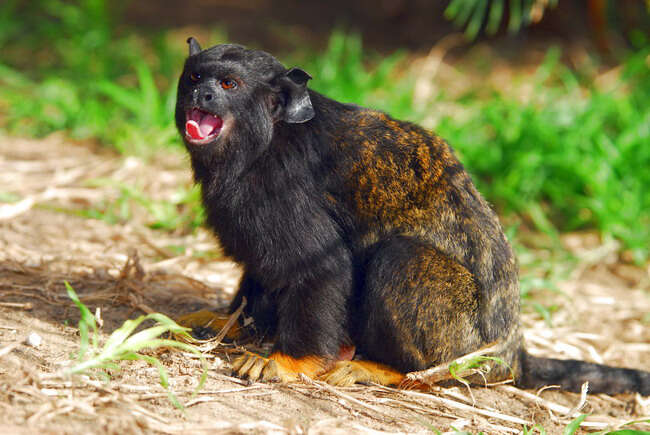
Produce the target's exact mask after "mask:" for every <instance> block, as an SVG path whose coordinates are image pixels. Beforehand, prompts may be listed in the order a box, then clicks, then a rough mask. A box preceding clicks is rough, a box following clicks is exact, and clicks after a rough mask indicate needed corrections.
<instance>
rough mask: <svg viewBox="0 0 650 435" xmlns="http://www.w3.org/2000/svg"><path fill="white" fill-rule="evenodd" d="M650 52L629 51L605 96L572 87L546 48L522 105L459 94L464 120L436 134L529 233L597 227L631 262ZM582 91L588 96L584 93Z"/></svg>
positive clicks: (637, 232) (637, 230)
mask: <svg viewBox="0 0 650 435" xmlns="http://www.w3.org/2000/svg"><path fill="white" fill-rule="evenodd" d="M649 56H650V48H644V49H642V50H639V51H638V52H637V53H635V54H633V55H632V56H631V57H630V58H629V59H628V60H627V61H626V63H625V64H624V65H623V72H622V74H621V76H620V79H619V80H618V82H617V83H616V87H615V89H613V90H611V89H610V90H607V91H601V90H599V89H598V88H597V87H596V86H595V85H593V84H590V85H588V86H586V87H585V86H584V85H580V84H579V79H578V77H577V75H576V74H575V73H574V72H572V71H570V70H569V69H567V68H565V67H563V66H562V65H561V64H559V62H558V59H559V52H558V51H555V50H551V51H550V52H549V53H548V55H547V57H546V61H545V62H544V63H543V64H542V66H541V67H540V68H539V69H538V72H537V75H536V78H535V90H534V92H533V93H532V96H531V98H530V99H529V101H525V102H522V101H520V100H517V99H516V98H514V97H509V96H507V95H505V94H504V93H502V92H499V91H494V92H493V93H492V94H491V95H490V96H489V97H487V98H473V97H466V98H465V99H463V98H461V99H460V100H459V101H458V103H459V104H460V105H462V107H463V108H464V109H465V110H466V111H467V116H465V117H463V118H461V119H459V118H458V117H451V116H448V117H446V118H444V119H443V120H442V121H441V123H440V124H439V125H438V127H437V131H438V132H439V133H440V134H441V135H442V136H443V137H445V138H447V139H448V140H449V142H450V143H451V144H452V145H453V146H454V147H455V148H456V149H457V150H458V152H459V154H460V155H461V159H462V160H463V162H464V163H465V165H466V166H467V167H468V169H469V170H470V172H471V173H472V174H473V175H474V176H475V179H476V180H477V182H478V184H479V187H480V190H481V191H482V192H483V193H484V194H485V195H486V196H487V197H488V199H489V200H490V201H492V202H493V203H495V204H496V205H497V207H498V208H499V209H501V210H503V211H505V212H515V213H518V214H521V215H524V216H526V217H527V218H528V219H529V220H530V221H532V222H533V223H534V224H535V226H537V228H539V229H541V230H543V231H545V232H547V233H549V234H552V233H554V232H556V231H558V230H559V231H572V230H577V229H588V228H597V229H598V230H600V231H601V233H602V234H603V235H604V236H605V237H614V238H616V239H618V240H620V241H622V242H623V244H624V245H625V246H626V247H627V248H628V249H630V250H631V252H632V253H633V255H634V258H635V260H636V261H638V262H642V261H645V260H646V259H647V258H648V246H650V173H649V172H648V171H647V168H648V167H650V147H648V146H647V145H648V143H649V141H650V67H649V66H648V58H649ZM585 91H586V95H583V93H584V92H585Z"/></svg>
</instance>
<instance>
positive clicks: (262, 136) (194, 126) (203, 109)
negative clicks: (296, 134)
mask: <svg viewBox="0 0 650 435" xmlns="http://www.w3.org/2000/svg"><path fill="white" fill-rule="evenodd" d="M188 43H189V44H190V56H189V57H188V59H187V61H186V62H185V68H184V71H183V73H182V75H181V77H180V80H179V84H178V96H177V102H176V125H177V128H178V130H179V132H180V133H181V136H183V138H184V140H185V143H186V145H187V148H188V150H189V151H190V153H193V154H195V153H206V152H207V153H210V154H215V153H217V154H221V153H223V152H224V151H225V150H226V149H228V148H229V147H231V146H235V147H237V149H241V148H242V147H244V148H255V149H257V150H258V151H259V150H262V149H264V148H265V147H266V146H267V145H268V144H269V143H270V142H271V139H272V137H273V131H274V127H275V125H276V124H277V123H278V122H288V123H298V122H306V121H309V120H310V119H311V118H312V117H313V116H314V110H313V108H312V105H311V100H310V98H309V93H308V91H307V81H308V80H309V79H310V78H311V77H310V76H309V75H308V74H307V73H306V72H304V71H302V70H300V69H298V68H293V69H290V70H287V69H286V68H285V67H284V66H283V65H282V64H281V63H280V62H278V60H277V59H275V58H274V57H273V56H271V55H270V54H268V53H265V52H263V51H259V50H248V49H245V48H244V47H241V46H239V45H233V44H224V45H217V46H214V47H212V48H209V49H207V50H201V48H200V46H199V44H198V43H197V42H196V40H195V39H194V38H190V39H189V40H188Z"/></svg>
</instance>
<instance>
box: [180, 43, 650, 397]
mask: <svg viewBox="0 0 650 435" xmlns="http://www.w3.org/2000/svg"><path fill="white" fill-rule="evenodd" d="M188 43H189V57H188V59H187V61H186V62H185V68H184V70H183V73H182V75H181V77H180V81H179V84H178V99H177V103H176V114H175V117H176V125H177V127H178V130H179V132H180V135H181V136H182V137H183V140H184V143H185V146H186V148H187V151H188V152H189V155H190V159H191V163H192V168H193V171H194V178H195V180H196V182H197V183H199V184H200V185H201V188H202V200H203V205H204V206H205V209H206V212H207V223H208V225H209V226H210V227H211V228H212V229H213V230H214V232H215V233H216V235H217V237H218V239H219V240H220V242H221V244H222V245H223V249H224V251H225V253H226V254H227V255H229V256H231V257H232V258H233V259H234V260H235V261H236V262H238V263H239V264H240V265H241V266H242V268H243V277H242V280H241V283H240V286H239V290H238V292H237V294H236V296H235V297H234V300H233V302H232V305H231V307H230V310H231V312H232V311H234V310H235V309H237V307H238V306H239V305H240V303H241V302H242V300H243V298H246V301H247V304H246V305H245V309H244V312H245V314H246V316H248V317H252V318H253V319H254V325H255V328H256V330H257V331H263V332H264V333H266V334H269V335H271V336H272V337H273V338H274V346H273V349H272V352H271V354H270V355H269V356H268V358H266V357H263V356H260V355H256V354H253V353H250V352H249V353H245V354H244V355H242V356H241V357H239V358H238V359H236V360H235V361H234V363H233V370H234V372H235V373H236V374H237V375H238V376H240V377H242V378H246V379H250V380H252V381H256V380H261V381H280V382H292V381H295V380H298V374H299V373H304V374H306V375H307V376H310V377H318V378H320V379H323V380H325V381H327V382H329V383H331V384H334V385H350V384H352V383H355V382H362V383H363V382H376V383H380V384H384V385H400V384H401V383H402V382H403V381H404V380H405V373H407V372H411V371H415V370H423V369H426V368H428V367H431V366H435V365H437V364H440V363H444V362H448V361H452V360H454V359H455V358H457V357H459V356H462V355H465V354H467V353H470V352H472V351H476V350H477V349H480V348H482V347H485V346H487V345H490V344H493V343H498V348H499V351H498V352H497V353H496V355H495V356H497V357H499V358H501V359H502V360H503V361H505V362H506V363H507V364H508V365H509V367H510V368H508V367H506V366H504V365H502V364H494V367H492V369H491V370H490V371H489V373H488V375H487V380H488V381H498V380H503V379H506V378H508V377H510V376H511V373H512V374H514V382H515V385H518V386H519V387H522V388H537V387H541V386H544V385H549V384H556V385H560V386H561V387H562V388H564V389H566V390H570V391H579V390H580V387H581V385H582V384H583V383H584V382H585V381H589V385H590V392H592V393H609V394H616V393H622V392H626V391H635V392H640V393H641V394H643V395H649V394H650V373H649V372H643V371H640V370H631V369H623V368H613V367H608V366H605V365H599V364H591V363H587V362H583V361H575V360H566V361H565V360H557V359H549V358H537V357H533V356H531V355H529V354H528V353H527V352H526V350H525V349H524V347H523V344H522V335H521V330H520V325H519V324H520V320H519V305H520V302H519V297H520V296H519V283H518V277H517V265H516V262H515V258H514V255H513V252H512V249H511V247H510V245H509V244H508V241H507V240H506V237H505V235H504V233H503V231H502V229H501V226H500V225H499V221H498V219H497V216H496V215H495V213H494V212H493V211H492V210H491V208H490V206H489V205H488V204H487V202H486V201H485V200H484V199H483V198H482V197H481V195H480V194H479V193H478V192H477V190H476V188H475V187H474V184H473V183H472V180H471V179H470V176H469V175H468V174H467V172H466V171H465V169H464V168H463V165H462V164H461V163H460V162H459V161H458V159H457V158H456V157H455V156H454V153H453V151H452V149H451V148H450V146H449V145H448V144H447V143H446V142H445V141H444V140H443V139H441V138H440V137H438V136H436V135H435V134H433V133H431V132H429V131H427V130H425V129H424V128H422V127H419V126H417V125H415V124H412V123H409V122H404V121H399V120H395V119H393V118H391V117H390V116H388V115H386V114H385V113H382V112H379V111H375V110H371V109H367V108H363V107H359V106H356V105H354V104H343V103H340V102H338V101H334V100H332V99H329V98H327V97H325V96H324V95H321V94H319V93H318V92H315V91H313V90H311V89H309V88H308V86H307V82H308V80H309V79H310V78H311V77H310V75H309V74H307V73H306V72H305V71H303V70H302V69H299V68H290V69H287V68H285V67H284V66H283V65H282V64H281V63H280V62H279V61H278V60H277V59H276V58H274V57H273V56H271V55H270V54H268V53H265V52H263V51H259V50H252V49H246V48H244V47H242V46H239V45H232V44H224V45H217V46H214V47H212V48H209V49H206V50H202V49H201V47H200V46H199V43H198V42H197V41H196V40H195V39H194V38H189V39H188ZM179 321H180V322H181V323H183V324H185V325H188V326H191V327H195V328H199V329H200V328H202V327H205V326H206V325H208V324H209V325H210V327H211V328H215V329H217V330H218V329H219V327H221V326H222V325H223V324H224V322H225V321H224V318H223V316H219V315H218V314H215V313H210V312H207V311H201V312H198V313H194V314H190V315H186V316H184V317H182V318H180V319H179ZM243 331H245V327H244V326H243V325H240V326H239V327H237V328H235V330H234V331H233V332H231V334H230V337H231V338H236V337H237V336H238V335H239V334H241V333H242V332H243ZM355 352H356V353H358V354H359V355H361V356H362V358H361V359H359V357H357V358H356V359H353V358H354V355H355ZM510 369H512V372H511V370H510Z"/></svg>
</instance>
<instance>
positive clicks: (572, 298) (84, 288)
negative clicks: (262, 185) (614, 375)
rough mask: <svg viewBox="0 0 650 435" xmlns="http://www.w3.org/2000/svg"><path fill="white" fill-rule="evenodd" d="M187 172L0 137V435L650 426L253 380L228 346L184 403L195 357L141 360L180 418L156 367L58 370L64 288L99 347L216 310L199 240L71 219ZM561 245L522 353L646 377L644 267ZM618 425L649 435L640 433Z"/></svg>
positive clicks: (575, 400)
mask: <svg viewBox="0 0 650 435" xmlns="http://www.w3.org/2000/svg"><path fill="white" fill-rule="evenodd" d="M188 166H189V165H188V162H187V159H186V158H185V157H184V156H183V154H182V153H181V152H180V151H169V152H160V155H158V156H154V157H152V159H151V161H148V162H146V163H145V162H143V161H142V160H140V159H137V158H133V157H129V158H124V157H121V156H116V155H113V154H111V153H110V152H107V151H106V150H101V149H94V147H92V146H90V145H88V144H75V143H71V142H68V141H65V140H64V139H62V138H61V137H59V136H51V137H49V138H47V139H44V140H40V141H35V140H26V139H17V138H10V137H2V136H0V194H1V195H0V201H3V200H5V199H8V198H11V201H9V202H0V432H1V433H36V432H41V433H120V434H128V433H207V432H215V431H217V432H219V433H296V434H299V433H310V434H317V433H327V434H331V433H417V432H429V431H435V430H440V431H442V432H445V431H450V432H452V433H453V432H455V431H456V430H461V431H469V432H471V433H478V432H479V431H484V432H485V433H490V434H495V433H521V432H522V431H523V430H524V426H527V427H528V428H530V427H532V426H534V425H539V427H543V428H544V429H545V430H546V431H547V433H559V432H561V431H562V430H563V428H564V427H565V426H566V425H567V423H568V422H570V421H571V420H573V418H575V416H577V415H579V414H582V413H585V414H589V417H587V419H586V420H584V422H583V424H582V428H581V429H580V431H584V433H587V432H591V431H600V430H609V429H614V428H618V427H622V425H623V424H625V423H628V422H631V421H637V420H641V419H646V420H647V419H650V398H647V397H646V398H643V397H641V396H639V395H632V394H627V395H619V396H616V397H608V396H605V395H596V396H588V397H587V398H586V400H583V399H582V398H581V396H580V395H579V394H572V393H560V392H558V391H556V390H554V389H547V390H545V391H542V392H536V391H522V390H518V389H515V388H513V387H512V386H509V385H501V386H494V387H490V388H472V389H471V391H469V390H468V389H466V388H460V387H453V388H433V389H432V391H431V392H430V393H420V392H414V391H397V390H393V389H388V388H383V387H380V386H355V387H350V388H333V387H330V386H328V385H326V384H323V383H320V382H306V383H301V384H295V385H286V386H280V385H266V384H259V383H255V384H252V385H248V384H247V383H245V382H243V381H241V380H239V379H237V378H234V377H231V376H230V371H229V361H230V357H231V355H233V354H236V352H237V348H234V347H233V346H232V345H230V346H226V345H222V346H220V347H218V348H217V349H216V350H215V351H213V352H212V353H210V354H207V355H206V357H207V359H208V363H209V366H210V369H209V372H208V380H207V382H206V384H205V386H204V387H203V389H201V390H200V391H199V393H198V394H197V395H196V396H194V397H192V392H193V391H194V388H195V387H196V385H197V384H198V382H199V377H200V373H201V370H200V362H199V360H198V359H197V358H196V357H195V356H193V355H191V354H188V353H184V352H179V351H169V350H165V351H159V352H156V353H155V354H154V353H152V352H149V354H150V355H155V356H157V357H158V358H160V360H161V361H162V362H163V364H164V366H165V367H166V369H167V371H168V373H169V378H170V384H171V388H172V390H173V391H174V393H175V394H176V395H177V396H178V398H179V399H180V400H181V402H183V403H184V405H185V409H184V411H179V410H178V409H176V408H174V406H173V405H172V404H171V403H170V401H169V400H168V398H167V393H166V392H165V390H164V389H163V388H162V387H161V386H160V384H159V378H158V374H157V370H156V369H155V368H153V367H150V366H148V365H147V364H145V363H143V362H123V363H122V364H121V366H122V369H121V371H119V372H114V373H113V377H112V379H111V380H110V381H109V382H104V381H103V380H101V379H99V378H98V379H93V378H88V377H84V376H78V377H75V378H65V377H61V376H59V373H60V372H61V370H62V369H63V368H64V367H66V366H68V365H69V364H70V363H71V361H72V360H73V359H74V358H75V355H76V353H77V352H78V349H79V343H80V338H79V334H78V331H77V326H76V325H77V321H78V319H79V314H78V310H77V309H76V308H75V307H74V305H73V304H72V302H71V301H70V300H69V299H68V297H67V295H66V293H65V288H64V284H63V281H64V280H68V281H69V282H70V284H71V285H72V286H73V287H74V288H75V290H76V291H77V293H78V294H79V295H80V298H81V300H82V301H84V303H85V304H86V305H87V306H88V307H89V308H90V309H91V310H92V311H93V312H95V310H96V309H99V310H100V314H101V318H102V319H103V327H102V336H103V337H106V336H107V335H108V334H110V332H111V331H112V330H114V329H115V328H116V327H118V326H119V325H121V324H122V322H124V321H125V320H126V319H129V318H135V317H137V316H139V315H141V314H143V313H145V312H150V311H152V310H153V311H159V312H162V313H165V314H167V315H169V316H171V317H175V316H177V315H179V314H182V313H186V312H189V311H193V310H195V309H198V308H220V307H224V306H225V305H226V303H227V300H228V299H229V297H230V295H231V294H232V292H233V290H234V288H235V287H236V285H237V281H238V278H239V270H238V268H237V266H236V265H235V264H233V263H232V262H230V261H228V260H227V259H224V258H221V257H220V256H219V254H218V245H217V243H216V241H215V240H214V239H213V238H212V236H211V235H210V234H209V233H208V232H207V231H205V230H199V231H198V232H196V233H195V234H182V233H180V232H179V233H170V232H165V231H156V230H152V229H150V228H149V227H148V226H147V223H148V222H149V221H150V216H149V215H148V214H147V213H146V212H144V210H140V209H138V208H137V207H135V208H134V209H133V211H132V216H131V217H130V218H129V219H128V221H126V222H124V223H121V224H109V223H106V222H104V221H101V220H94V219H87V218H82V217H79V216H78V213H76V212H78V211H80V210H83V209H89V208H100V209H101V208H104V207H105V205H106V204H110V203H112V202H115V201H117V200H118V199H119V198H120V194H121V193H120V188H119V185H118V183H97V182H96V180H98V179H110V180H113V181H115V182H121V183H124V184H125V185H129V186H136V187H137V188H138V189H140V190H141V191H142V192H144V194H146V195H147V196H149V197H151V198H154V199H165V198H171V197H173V195H175V194H176V193H177V190H178V187H179V186H189V185H190V173H189V168H188ZM92 180H95V182H93V181H92ZM563 241H564V243H565V245H566V246H567V247H568V248H569V249H570V250H571V251H572V252H573V253H574V254H575V256H576V257H577V258H578V259H579V260H578V262H577V263H576V266H575V267H574V268H573V269H572V272H571V273H570V274H569V276H568V277H567V278H566V279H565V280H563V281H562V282H559V283H558V284H557V285H558V287H559V289H560V290H561V291H562V292H563V296H562V295H559V294H558V295H557V296H553V303H556V304H557V305H558V309H557V311H556V312H555V313H554V315H553V327H549V326H548V324H547V323H546V322H545V321H544V320H543V319H542V318H541V317H540V316H539V315H537V314H535V313H534V311H532V310H527V311H526V313H525V314H524V318H523V322H524V326H525V331H526V332H525V334H526V340H527V343H528V347H529V348H530V350H531V352H532V353H534V354H538V355H546V356H557V357H563V358H579V359H585V360H589V361H596V362H604V363H607V364H612V365H618V366H628V367H634V368H645V369H648V368H650V328H649V327H648V323H649V322H650V270H649V269H648V268H647V267H646V268H639V267H635V266H631V265H627V264H622V263H620V262H619V261H618V258H619V256H618V247H617V246H616V244H615V243H611V242H610V243H601V242H600V241H599V240H598V239H597V238H594V237H593V236H590V235H567V236H565V237H564V238H563ZM206 253H208V254H209V255H206ZM536 255H537V254H536ZM539 255H540V256H542V255H543V253H539ZM544 295H547V293H544ZM540 301H541V300H540ZM543 302H544V303H547V302H546V301H543ZM31 333H37V334H38V335H39V336H40V337H41V338H42V342H41V343H40V345H38V346H34V345H29V344H26V342H25V338H26V337H27V336H28V335H29V334H31ZM626 427H630V428H637V429H645V430H650V424H648V423H636V424H633V425H631V426H626Z"/></svg>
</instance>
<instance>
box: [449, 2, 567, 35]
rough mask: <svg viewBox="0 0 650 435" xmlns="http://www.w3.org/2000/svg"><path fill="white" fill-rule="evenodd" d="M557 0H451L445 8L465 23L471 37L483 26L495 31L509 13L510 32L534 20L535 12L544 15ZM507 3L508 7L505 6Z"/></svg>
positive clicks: (491, 32) (460, 23)
mask: <svg viewBox="0 0 650 435" xmlns="http://www.w3.org/2000/svg"><path fill="white" fill-rule="evenodd" d="M557 2H558V0H491V1H486V0H451V1H450V2H449V5H448V6H447V8H446V9H445V17H446V18H447V19H449V20H452V21H453V22H454V24H456V26H458V27H465V35H466V36H467V37H468V38H469V39H474V38H476V37H477V36H478V34H479V32H480V30H481V28H484V29H485V32H486V33H487V34H488V35H494V34H495V33H496V32H497V31H498V30H499V27H500V26H501V22H502V21H503V20H504V17H505V15H506V10H507V11H508V14H507V15H508V16H507V18H505V19H506V20H507V23H508V32H510V33H516V32H518V31H519V30H520V29H521V28H522V27H523V26H526V25H528V24H530V23H531V21H532V20H533V16H534V15H535V14H538V15H540V16H541V15H542V14H543V12H544V9H546V8H554V7H555V6H556V5H557ZM506 5H507V7H506Z"/></svg>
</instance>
